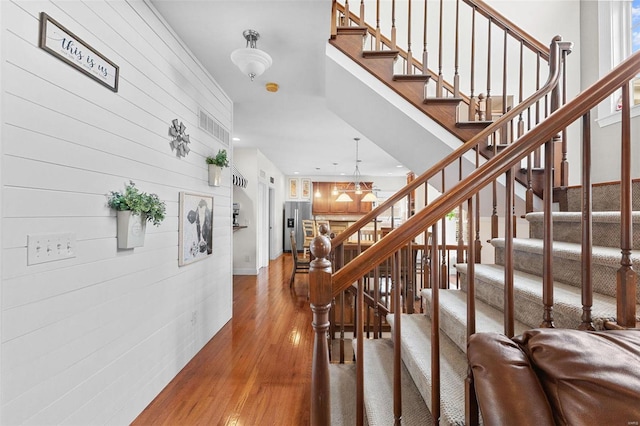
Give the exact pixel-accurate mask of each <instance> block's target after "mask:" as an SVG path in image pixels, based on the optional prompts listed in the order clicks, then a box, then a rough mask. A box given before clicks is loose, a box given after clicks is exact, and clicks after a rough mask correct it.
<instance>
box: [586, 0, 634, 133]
mask: <svg viewBox="0 0 640 426" xmlns="http://www.w3.org/2000/svg"><path fill="white" fill-rule="evenodd" d="M597 7H598V43H599V44H598V45H599V49H598V52H599V74H600V76H603V75H605V74H606V73H608V72H609V71H610V70H611V69H612V68H613V67H615V66H616V65H618V64H619V63H620V62H622V61H623V60H624V59H625V58H628V57H629V55H631V54H632V53H634V52H637V51H640V0H601V1H598V6H597ZM631 92H632V100H631V105H632V106H634V107H633V109H632V112H631V116H632V117H635V116H640V106H639V105H640V75H638V76H637V77H636V79H635V80H634V81H633V82H632V89H631ZM621 108H622V93H621V91H620V90H618V91H617V92H616V94H614V95H612V96H611V97H610V98H609V102H603V103H601V104H600V105H599V106H598V118H597V122H598V123H599V124H600V126H608V125H609V124H613V123H617V122H619V121H620V114H619V113H617V112H618V111H619V110H620V109H621Z"/></svg>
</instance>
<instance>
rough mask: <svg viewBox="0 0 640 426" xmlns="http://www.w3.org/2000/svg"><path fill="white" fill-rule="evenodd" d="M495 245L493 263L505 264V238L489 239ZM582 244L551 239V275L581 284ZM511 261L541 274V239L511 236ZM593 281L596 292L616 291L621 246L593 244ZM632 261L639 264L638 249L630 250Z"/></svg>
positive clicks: (639, 300) (567, 282) (637, 268)
mask: <svg viewBox="0 0 640 426" xmlns="http://www.w3.org/2000/svg"><path fill="white" fill-rule="evenodd" d="M491 244H492V245H493V246H494V247H495V248H496V252H495V255H496V262H495V263H496V264H498V265H504V239H502V238H496V239H493V240H491ZM581 251H582V249H581V247H580V245H578V244H573V243H565V242H554V243H553V251H552V256H553V277H554V280H555V281H558V282H561V283H565V284H570V285H573V286H576V287H580V286H581V285H582V277H581V273H580V271H581V268H582V264H581V257H582V254H581ZM513 254H514V256H513V263H514V268H515V269H516V270H519V271H522V272H527V273H530V274H534V275H541V274H542V269H543V242H542V240H537V239H531V238H529V239H521V238H515V239H514V240H513ZM592 255H593V260H592V269H591V274H592V283H593V290H594V292H596V293H602V294H605V295H607V296H612V297H614V296H615V294H616V287H617V282H616V272H617V271H618V269H619V268H620V257H621V255H620V249H616V248H612V247H599V246H597V247H593V250H592ZM631 261H632V262H633V264H634V269H635V270H639V268H640V251H638V250H634V251H632V252H631ZM637 302H638V303H640V292H638V293H637Z"/></svg>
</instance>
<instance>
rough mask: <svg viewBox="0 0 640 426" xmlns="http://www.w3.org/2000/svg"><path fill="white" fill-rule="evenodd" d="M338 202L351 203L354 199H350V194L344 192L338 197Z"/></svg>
mask: <svg viewBox="0 0 640 426" xmlns="http://www.w3.org/2000/svg"><path fill="white" fill-rule="evenodd" d="M336 201H337V202H339V203H349V202H351V201H353V199H352V198H351V197H349V194H347V193H346V192H343V193H342V194H340V195H338V198H336Z"/></svg>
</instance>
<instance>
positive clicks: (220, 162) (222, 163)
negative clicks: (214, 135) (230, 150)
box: [206, 149, 229, 186]
mask: <svg viewBox="0 0 640 426" xmlns="http://www.w3.org/2000/svg"><path fill="white" fill-rule="evenodd" d="M206 161H207V164H208V165H209V186H220V179H221V176H222V169H223V168H225V167H229V159H228V158H227V150H226V149H219V150H218V153H217V154H216V156H215V157H214V156H211V155H210V156H208V157H207V159H206Z"/></svg>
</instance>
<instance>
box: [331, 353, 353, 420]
mask: <svg viewBox="0 0 640 426" xmlns="http://www.w3.org/2000/svg"><path fill="white" fill-rule="evenodd" d="M329 374H330V380H331V424H332V425H333V426H342V425H344V426H347V425H349V426H351V425H354V424H355V423H356V365H355V364H330V365H329Z"/></svg>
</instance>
